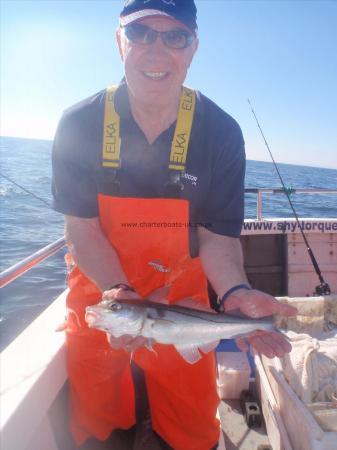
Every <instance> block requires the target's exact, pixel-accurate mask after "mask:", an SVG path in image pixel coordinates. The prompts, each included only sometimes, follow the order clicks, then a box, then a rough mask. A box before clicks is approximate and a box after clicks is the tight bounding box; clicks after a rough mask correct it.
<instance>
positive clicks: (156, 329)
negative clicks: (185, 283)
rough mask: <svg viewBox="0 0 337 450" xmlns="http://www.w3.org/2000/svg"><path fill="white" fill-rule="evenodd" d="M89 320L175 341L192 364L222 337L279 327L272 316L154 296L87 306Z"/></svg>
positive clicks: (109, 329) (112, 330)
mask: <svg viewBox="0 0 337 450" xmlns="http://www.w3.org/2000/svg"><path fill="white" fill-rule="evenodd" d="M85 320H86V322H87V324H88V326H89V327H90V328H96V329H98V330H102V331H105V332H106V333H109V334H111V335H112V336H114V337H116V338H118V337H121V336H124V335H129V336H132V337H138V336H142V337H144V338H146V339H148V340H149V342H151V341H155V342H156V343H160V344H166V345H174V346H175V348H176V350H177V351H178V352H179V353H180V355H181V356H182V357H183V358H184V359H185V360H186V361H187V362H188V363H190V364H194V363H196V362H197V361H199V359H200V358H201V354H200V350H201V351H202V352H203V353H208V352H210V351H211V350H214V348H215V347H216V346H217V345H218V343H219V341H220V340H221V339H236V338H239V337H244V336H245V335H248V334H251V333H253V332H255V331H256V330H263V331H265V330H267V331H272V330H275V327H274V324H273V320H272V318H270V317H268V318H263V319H251V318H248V317H246V316H235V315H229V314H224V313H221V314H218V313H215V312H213V311H211V310H209V309H207V310H205V309H204V307H203V309H202V310H201V309H196V308H190V307H186V306H181V305H177V304H173V305H168V304H163V303H157V302H152V301H150V300H137V299H125V300H121V299H119V300H118V301H117V300H103V301H101V302H100V303H97V304H95V305H91V306H87V307H86V313H85Z"/></svg>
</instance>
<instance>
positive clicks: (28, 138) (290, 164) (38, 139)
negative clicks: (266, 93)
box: [0, 134, 337, 170]
mask: <svg viewBox="0 0 337 450" xmlns="http://www.w3.org/2000/svg"><path fill="white" fill-rule="evenodd" d="M0 138H9V139H25V140H30V141H46V142H53V140H54V139H53V138H36V137H26V136H4V135H2V134H0ZM246 160H247V161H254V162H264V163H270V164H273V161H272V160H269V161H268V160H266V159H250V158H247V159H246ZM276 163H277V164H285V165H289V166H300V167H311V168H312V167H314V168H317V169H328V170H337V166H336V167H325V166H315V165H313V164H312V165H307V164H298V163H290V162H280V161H276Z"/></svg>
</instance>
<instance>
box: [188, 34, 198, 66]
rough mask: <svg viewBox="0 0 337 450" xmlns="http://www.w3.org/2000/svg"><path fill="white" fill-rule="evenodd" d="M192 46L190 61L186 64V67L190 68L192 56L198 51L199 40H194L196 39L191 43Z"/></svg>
mask: <svg viewBox="0 0 337 450" xmlns="http://www.w3.org/2000/svg"><path fill="white" fill-rule="evenodd" d="M192 45H193V48H192V52H191V55H190V60H189V63H188V67H190V65H191V63H192V61H193V58H194V55H195V54H196V52H197V50H198V47H199V39H198V38H196V39H195V40H194V42H193V44H192Z"/></svg>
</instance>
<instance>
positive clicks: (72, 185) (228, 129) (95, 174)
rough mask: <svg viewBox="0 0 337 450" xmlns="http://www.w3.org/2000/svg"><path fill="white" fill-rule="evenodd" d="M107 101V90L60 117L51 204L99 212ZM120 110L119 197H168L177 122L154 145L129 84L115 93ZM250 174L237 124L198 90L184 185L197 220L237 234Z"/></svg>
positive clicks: (73, 211)
mask: <svg viewBox="0 0 337 450" xmlns="http://www.w3.org/2000/svg"><path fill="white" fill-rule="evenodd" d="M104 104H105V90H103V91H101V92H99V93H98V94H96V95H94V96H92V97H90V98H88V99H86V100H84V101H82V102H80V103H78V104H76V105H75V106H73V107H71V108H69V109H68V110H66V111H65V113H64V115H63V117H62V119H61V121H60V123H59V126H58V129H57V133H56V136H55V140H54V146H53V158H52V159H53V180H52V192H53V207H54V209H55V210H56V211H59V212H61V213H63V214H67V215H72V216H77V217H83V218H90V217H97V216H98V203H97V194H98V192H100V191H102V189H101V187H100V182H99V179H100V175H99V174H100V171H101V170H102V137H103V119H104ZM115 109H116V111H117V113H118V114H119V116H120V134H121V168H120V169H119V173H118V179H119V182H120V196H121V197H138V198H160V197H164V196H165V185H166V184H167V181H168V179H169V169H168V165H169V157H170V151H171V142H172V139H173V136H174V130H175V125H176V123H173V124H172V125H171V126H170V127H169V128H168V129H167V130H165V131H164V132H163V133H162V134H161V135H160V136H159V137H158V138H157V139H156V141H155V142H154V143H153V144H149V143H148V141H147V139H146V137H145V135H144V133H143V132H142V130H141V129H140V128H139V126H138V125H137V123H136V122H135V121H134V119H133V116H132V114H131V110H130V104H129V100H128V94H127V89H126V85H125V84H121V85H120V86H119V88H118V90H117V92H116V94H115ZM244 173H245V150H244V140H243V137H242V132H241V129H240V127H239V125H238V124H237V122H236V121H235V120H234V119H233V118H232V117H231V116H229V115H228V114H227V113H225V112H224V111H222V110H221V109H220V108H219V107H218V106H217V105H216V104H215V103H213V102H212V101H211V100H209V99H208V98H207V97H205V96H204V95H202V94H200V93H199V92H197V102H196V109H195V114H194V118H193V124H192V131H191V138H190V143H189V149H188V155H187V161H186V173H185V174H184V176H183V178H182V183H183V185H184V188H183V190H182V191H181V198H183V199H187V200H188V201H189V204H190V221H191V223H192V224H197V223H198V224H203V225H204V226H206V227H207V228H208V229H209V230H210V231H212V232H214V233H217V234H221V235H225V236H231V237H238V236H239V235H240V232H241V227H242V222H243V203H244V200H243V199H244ZM144 220H146V218H144ZM192 228H193V227H192ZM190 231H191V232H192V231H193V230H190ZM194 231H195V230H194ZM192 253H195V252H194V251H193V252H192Z"/></svg>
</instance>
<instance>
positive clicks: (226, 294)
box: [220, 283, 252, 310]
mask: <svg viewBox="0 0 337 450" xmlns="http://www.w3.org/2000/svg"><path fill="white" fill-rule="evenodd" d="M239 289H246V290H248V291H250V290H251V289H252V288H251V287H250V286H249V285H248V284H246V283H240V284H236V285H235V286H232V287H231V288H230V289H228V291H226V292H225V293H224V295H223V296H222V298H221V301H220V310H223V309H224V303H225V301H226V300H227V299H228V297H229V296H230V295H231V294H233V292H235V291H238V290H239Z"/></svg>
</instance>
